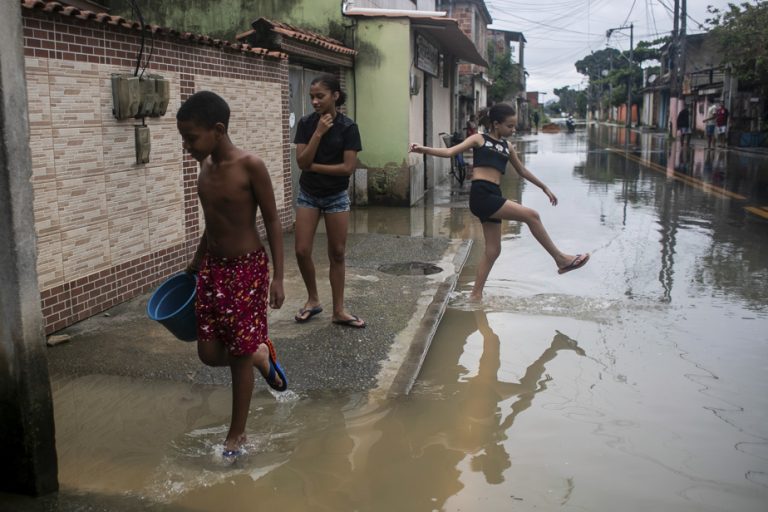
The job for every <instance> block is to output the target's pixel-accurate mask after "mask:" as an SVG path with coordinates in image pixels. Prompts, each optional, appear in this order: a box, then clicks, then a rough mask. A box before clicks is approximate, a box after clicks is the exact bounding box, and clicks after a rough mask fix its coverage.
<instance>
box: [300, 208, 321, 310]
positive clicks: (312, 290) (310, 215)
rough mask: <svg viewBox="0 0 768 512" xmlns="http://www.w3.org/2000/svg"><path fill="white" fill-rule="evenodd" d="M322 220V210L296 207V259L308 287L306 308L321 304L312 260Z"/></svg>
mask: <svg viewBox="0 0 768 512" xmlns="http://www.w3.org/2000/svg"><path fill="white" fill-rule="evenodd" d="M319 221H320V210H317V209H315V208H297V209H296V233H295V240H296V261H297V263H298V264H299V271H300V272H301V277H302V279H303V280H304V286H306V288H307V302H306V303H305V304H304V308H305V309H310V308H313V307H315V306H319V305H320V296H319V294H318V292H317V279H316V276H315V263H314V261H312V246H313V243H314V239H315V232H316V231H317V223H318V222H319Z"/></svg>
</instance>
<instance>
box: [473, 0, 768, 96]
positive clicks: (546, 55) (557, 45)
mask: <svg viewBox="0 0 768 512" xmlns="http://www.w3.org/2000/svg"><path fill="white" fill-rule="evenodd" d="M742 1H746V0H731V3H737V4H740V3H742ZM753 2H754V0H753ZM728 3H729V2H728V0H688V2H687V4H688V23H687V33H689V34H694V33H700V32H704V31H705V28H703V27H700V25H703V26H704V27H707V26H708V25H706V19H707V18H709V17H711V16H710V15H709V13H708V12H707V6H708V5H712V6H714V7H717V8H719V9H721V10H722V9H727V6H728ZM485 4H486V6H487V7H488V10H489V11H490V13H491V16H492V17H493V24H492V25H491V27H492V28H499V29H504V30H514V31H517V32H522V33H523V35H524V36H525V38H526V40H527V41H528V42H527V43H526V46H525V69H526V70H527V71H528V73H529V76H528V83H527V90H528V91H540V92H546V93H547V94H546V95H541V97H540V100H541V101H549V100H551V99H555V97H554V93H553V89H554V88H555V87H557V88H560V87H564V86H566V85H568V86H570V87H571V88H572V89H576V88H579V87H584V86H585V85H586V81H585V77H584V76H583V75H580V74H579V73H578V72H577V71H576V68H575V66H574V63H575V62H576V61H577V60H581V59H582V58H584V57H585V56H587V55H589V54H590V53H591V52H593V51H598V50H602V49H604V48H606V44H610V46H611V47H613V48H616V49H618V50H622V51H624V50H628V49H629V29H627V30H622V31H615V32H614V33H613V34H612V35H611V38H610V41H608V40H607V39H606V37H605V32H606V30H608V29H609V28H615V27H621V26H624V25H627V26H628V25H629V24H630V23H632V24H634V44H635V45H637V42H638V41H639V40H645V41H651V40H654V39H656V38H658V37H662V36H664V35H669V34H670V32H671V31H672V24H673V16H672V11H673V6H674V0H485Z"/></svg>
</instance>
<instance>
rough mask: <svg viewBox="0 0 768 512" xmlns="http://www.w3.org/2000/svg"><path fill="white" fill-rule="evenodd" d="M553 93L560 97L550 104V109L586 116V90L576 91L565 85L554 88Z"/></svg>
mask: <svg viewBox="0 0 768 512" xmlns="http://www.w3.org/2000/svg"><path fill="white" fill-rule="evenodd" d="M555 94H556V95H557V96H558V97H559V98H560V101H558V102H557V103H556V104H554V105H552V107H551V108H552V110H553V111H555V112H557V113H568V114H575V115H576V116H577V117H586V115H587V93H586V91H577V90H576V89H571V88H570V86H568V85H566V86H565V87H561V88H560V89H555Z"/></svg>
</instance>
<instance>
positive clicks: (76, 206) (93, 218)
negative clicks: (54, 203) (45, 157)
mask: <svg viewBox="0 0 768 512" xmlns="http://www.w3.org/2000/svg"><path fill="white" fill-rule="evenodd" d="M56 183H57V187H58V203H59V220H60V222H61V229H62V230H63V231H64V232H65V233H66V231H67V230H69V229H72V228H78V227H80V226H83V225H86V224H89V225H90V224H97V223H98V224H102V225H103V226H104V227H105V228H106V224H105V223H106V220H107V190H106V184H105V183H104V176H83V177H81V178H71V179H66V180H57V182H56Z"/></svg>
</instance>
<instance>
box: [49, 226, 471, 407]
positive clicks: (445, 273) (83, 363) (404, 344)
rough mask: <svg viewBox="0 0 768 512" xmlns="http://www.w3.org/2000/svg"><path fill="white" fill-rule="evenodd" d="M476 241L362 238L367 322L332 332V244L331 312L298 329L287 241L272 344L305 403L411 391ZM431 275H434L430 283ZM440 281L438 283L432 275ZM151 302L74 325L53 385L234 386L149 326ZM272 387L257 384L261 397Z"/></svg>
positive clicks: (191, 349)
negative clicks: (328, 394)
mask: <svg viewBox="0 0 768 512" xmlns="http://www.w3.org/2000/svg"><path fill="white" fill-rule="evenodd" d="M470 246H471V241H464V240H449V239H445V238H416V237H406V236H394V235H377V234H353V235H350V237H349V240H348V243H347V276H346V298H345V302H346V306H347V309H348V310H349V311H350V312H351V313H353V314H356V315H358V316H360V317H361V318H363V319H365V321H366V322H367V324H368V325H367V327H366V328H364V329H357V328H351V327H345V326H340V325H334V324H332V323H331V310H332V305H331V292H330V285H329V283H328V258H327V256H326V239H325V235H324V234H322V233H319V234H318V236H317V238H316V243H315V249H314V251H315V253H314V257H315V264H316V266H317V276H318V287H319V291H320V297H321V301H322V304H323V306H324V308H325V310H324V311H323V312H322V313H321V314H319V315H317V316H315V317H314V318H312V319H311V320H310V321H309V322H306V323H302V324H299V323H297V322H295V321H294V315H295V314H296V312H297V311H298V309H299V308H300V307H302V306H303V305H304V302H305V300H306V290H305V288H304V284H303V281H302V279H301V275H300V274H299V271H298V267H297V265H296V260H295V257H294V251H293V235H292V233H287V234H286V236H285V255H286V269H285V295H286V300H285V303H284V305H283V307H282V308H281V309H279V310H269V329H270V337H271V338H272V340H273V341H274V343H275V347H276V349H277V352H278V358H279V360H280V361H281V364H282V365H283V366H284V368H285V371H286V374H287V376H288V380H289V384H290V389H291V390H293V391H294V392H297V393H302V392H308V391H315V390H323V391H325V390H347V391H368V392H371V394H372V395H374V396H380V397H384V396H389V395H397V394H404V393H407V392H408V391H409V390H410V387H411V385H412V384H413V381H414V380H415V378H416V376H417V374H418V372H419V369H420V367H421V363H422V361H423V359H424V357H425V355H426V353H427V350H428V349H429V344H430V342H431V340H432V337H433V334H434V332H435V330H436V328H437V325H438V323H439V321H440V318H441V317H442V314H443V312H444V310H445V307H446V304H447V300H448V297H449V294H450V292H451V291H452V290H453V288H454V286H455V284H456V281H457V279H458V275H459V273H460V272H461V268H462V267H463V265H464V263H465V261H466V258H467V255H468V253H469V249H470ZM425 269H426V272H427V273H426V274H425ZM429 272H434V273H429ZM148 299H149V294H147V295H144V296H141V297H138V298H136V299H133V300H132V301H129V302H127V303H124V304H121V305H119V306H116V307H114V308H112V309H110V310H109V311H107V312H105V313H102V314H100V315H97V316H95V317H92V318H90V319H87V320H85V321H83V322H80V323H78V324H76V325H73V326H71V327H69V328H67V329H65V330H63V331H61V332H60V333H59V334H69V335H70V336H71V340H70V341H69V342H67V343H64V344H61V345H58V346H54V347H51V348H50V349H49V352H48V358H49V368H50V372H51V377H52V380H54V382H55V381H56V380H59V379H66V378H69V377H78V376H84V375H94V374H100V375H115V376H125V377H134V378H141V379H147V380H166V381H175V382H184V383H196V384H213V385H222V386H224V385H228V384H229V382H230V377H229V370H228V369H227V368H209V367H206V366H204V365H203V364H202V363H201V362H200V361H199V360H198V358H197V352H196V344H195V343H194V342H193V343H186V342H182V341H179V340H177V339H175V338H174V337H173V336H172V335H171V334H170V333H169V332H168V331H166V330H165V328H163V327H162V326H161V325H160V324H158V323H156V322H153V321H151V320H149V319H148V318H147V316H146V304H147V300H148ZM264 386H265V384H264V383H263V382H260V381H258V380H257V390H258V389H259V388H260V387H264Z"/></svg>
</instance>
